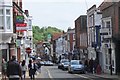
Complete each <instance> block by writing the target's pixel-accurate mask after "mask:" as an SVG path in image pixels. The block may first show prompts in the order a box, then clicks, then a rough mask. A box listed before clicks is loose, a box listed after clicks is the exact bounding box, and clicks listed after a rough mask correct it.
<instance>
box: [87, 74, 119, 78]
mask: <svg viewBox="0 0 120 80" xmlns="http://www.w3.org/2000/svg"><path fill="white" fill-rule="evenodd" d="M86 74H88V75H90V76H96V77H100V78H109V79H117V80H120V75H115V74H112V75H110V74H108V73H101V74H96V73H94V74H92V73H86Z"/></svg>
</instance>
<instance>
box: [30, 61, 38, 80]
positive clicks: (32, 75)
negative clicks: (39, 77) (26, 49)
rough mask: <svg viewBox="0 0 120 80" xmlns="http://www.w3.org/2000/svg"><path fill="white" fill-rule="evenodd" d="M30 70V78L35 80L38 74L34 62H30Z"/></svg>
mask: <svg viewBox="0 0 120 80" xmlns="http://www.w3.org/2000/svg"><path fill="white" fill-rule="evenodd" d="M28 70H29V76H30V78H31V80H34V79H35V73H36V70H37V68H36V64H35V62H34V61H32V60H29V64H28Z"/></svg>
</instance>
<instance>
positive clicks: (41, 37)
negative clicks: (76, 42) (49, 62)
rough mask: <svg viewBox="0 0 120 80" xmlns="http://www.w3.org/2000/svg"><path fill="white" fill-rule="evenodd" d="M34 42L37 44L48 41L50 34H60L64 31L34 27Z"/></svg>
mask: <svg viewBox="0 0 120 80" xmlns="http://www.w3.org/2000/svg"><path fill="white" fill-rule="evenodd" d="M32 28H33V42H34V43H36V42H38V41H47V36H48V34H51V35H52V34H53V33H60V32H62V30H60V29H58V28H56V27H51V26H48V27H42V28H40V27H39V26H33V27H32Z"/></svg>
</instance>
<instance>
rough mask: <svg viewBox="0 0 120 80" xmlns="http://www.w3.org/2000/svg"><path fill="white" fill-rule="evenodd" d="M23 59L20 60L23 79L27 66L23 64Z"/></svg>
mask: <svg viewBox="0 0 120 80" xmlns="http://www.w3.org/2000/svg"><path fill="white" fill-rule="evenodd" d="M25 63H26V62H25V60H23V61H22V64H21V67H22V75H23V79H24V80H25V77H26V76H25V74H26V71H27V66H26V64H25Z"/></svg>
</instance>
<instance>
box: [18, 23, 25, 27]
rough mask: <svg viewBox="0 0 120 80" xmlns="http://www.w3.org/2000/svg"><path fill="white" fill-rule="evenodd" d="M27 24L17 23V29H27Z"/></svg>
mask: <svg viewBox="0 0 120 80" xmlns="http://www.w3.org/2000/svg"><path fill="white" fill-rule="evenodd" d="M26 26H27V23H16V27H26Z"/></svg>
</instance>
